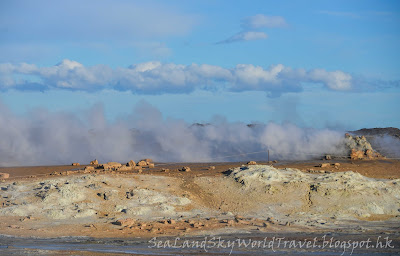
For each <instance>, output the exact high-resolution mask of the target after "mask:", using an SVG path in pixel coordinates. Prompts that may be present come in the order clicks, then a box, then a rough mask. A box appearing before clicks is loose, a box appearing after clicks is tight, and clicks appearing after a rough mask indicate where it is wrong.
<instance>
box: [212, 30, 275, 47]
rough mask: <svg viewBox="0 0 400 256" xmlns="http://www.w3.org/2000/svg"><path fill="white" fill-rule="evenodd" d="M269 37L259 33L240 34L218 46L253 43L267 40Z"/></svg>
mask: <svg viewBox="0 0 400 256" xmlns="http://www.w3.org/2000/svg"><path fill="white" fill-rule="evenodd" d="M267 37H268V35H267V34H265V33H264V32H257V31H248V32H240V33H237V34H236V35H233V36H231V37H229V38H228V39H226V40H223V41H221V42H218V43H217V44H229V43H234V42H240V41H253V40H260V39H266V38H267Z"/></svg>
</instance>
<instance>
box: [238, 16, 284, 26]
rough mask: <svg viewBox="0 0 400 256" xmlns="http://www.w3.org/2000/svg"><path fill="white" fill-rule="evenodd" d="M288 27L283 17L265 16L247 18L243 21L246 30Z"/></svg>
mask: <svg viewBox="0 0 400 256" xmlns="http://www.w3.org/2000/svg"><path fill="white" fill-rule="evenodd" d="M286 25H287V23H286V21H285V19H284V18H283V17H281V16H267V15H263V14H257V15H254V16H251V17H247V18H245V19H244V20H243V21H242V27H243V28H244V29H259V28H280V27H285V26H286Z"/></svg>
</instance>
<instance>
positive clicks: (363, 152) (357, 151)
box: [345, 133, 384, 160]
mask: <svg viewBox="0 0 400 256" xmlns="http://www.w3.org/2000/svg"><path fill="white" fill-rule="evenodd" d="M345 145H346V148H347V150H348V154H349V156H350V158H351V159H353V160H358V159H379V158H384V157H383V156H382V155H381V154H379V153H378V152H376V151H375V150H373V149H372V146H371V144H370V143H369V142H368V140H367V139H366V138H365V136H354V137H353V136H351V135H350V134H348V133H346V135H345Z"/></svg>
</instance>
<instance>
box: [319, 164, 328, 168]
mask: <svg viewBox="0 0 400 256" xmlns="http://www.w3.org/2000/svg"><path fill="white" fill-rule="evenodd" d="M329 166H330V164H320V165H319V167H321V168H327V167H329Z"/></svg>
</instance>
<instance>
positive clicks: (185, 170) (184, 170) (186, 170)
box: [181, 166, 191, 172]
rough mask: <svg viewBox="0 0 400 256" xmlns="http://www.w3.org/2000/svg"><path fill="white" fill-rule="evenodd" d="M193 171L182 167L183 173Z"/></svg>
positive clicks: (187, 167)
mask: <svg viewBox="0 0 400 256" xmlns="http://www.w3.org/2000/svg"><path fill="white" fill-rule="evenodd" d="M190 171H191V170H190V167H189V166H184V167H182V169H181V172H190Z"/></svg>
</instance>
